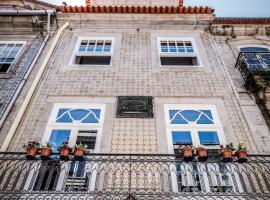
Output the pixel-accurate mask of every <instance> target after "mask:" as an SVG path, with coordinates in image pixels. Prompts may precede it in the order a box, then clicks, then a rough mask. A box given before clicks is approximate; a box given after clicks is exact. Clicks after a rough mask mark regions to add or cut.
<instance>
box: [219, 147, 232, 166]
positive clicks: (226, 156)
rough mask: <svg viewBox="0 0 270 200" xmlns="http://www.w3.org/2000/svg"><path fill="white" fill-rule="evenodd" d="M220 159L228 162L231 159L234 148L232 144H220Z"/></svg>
mask: <svg viewBox="0 0 270 200" xmlns="http://www.w3.org/2000/svg"><path fill="white" fill-rule="evenodd" d="M220 148H221V156H222V161H225V162H228V161H231V160H232V156H233V151H234V150H235V149H234V147H233V144H232V143H230V144H227V145H226V146H225V147H224V146H223V145H220Z"/></svg>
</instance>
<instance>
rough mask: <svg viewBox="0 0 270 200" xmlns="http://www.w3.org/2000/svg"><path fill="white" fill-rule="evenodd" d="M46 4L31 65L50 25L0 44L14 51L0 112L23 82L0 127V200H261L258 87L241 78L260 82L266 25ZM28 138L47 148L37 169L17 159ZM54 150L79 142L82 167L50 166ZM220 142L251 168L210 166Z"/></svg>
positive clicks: (172, 7) (139, 4)
mask: <svg viewBox="0 0 270 200" xmlns="http://www.w3.org/2000/svg"><path fill="white" fill-rule="evenodd" d="M29 2H31V1H29ZM35 3H37V2H35ZM42 5H43V4H42ZM43 6H44V5H43ZM45 6H48V7H47V8H46V9H48V10H49V8H50V10H53V11H52V16H51V17H52V18H51V19H50V18H48V17H47V15H46V13H44V15H45V17H44V19H47V22H48V20H49V19H50V20H51V21H50V22H49V26H50V29H51V32H49V33H48V34H50V37H49V39H48V41H46V44H44V49H43V50H41V53H40V55H38V58H37V59H36V60H35V59H34V58H35V55H36V54H37V53H38V49H39V47H40V46H41V45H42V41H43V40H44V38H45V33H46V30H47V31H48V29H49V28H48V26H47V29H46V30H43V32H44V33H42V34H41V35H40V32H37V33H35V34H34V35H33V36H29V35H27V36H25V34H24V36H21V34H20V31H21V30H20V31H19V30H18V31H17V30H14V27H15V28H16V26H17V25H16V24H15V25H14V24H13V27H12V29H13V30H12V31H13V34H14V36H13V35H12V36H11V35H6V34H5V33H4V32H3V34H1V41H0V45H1V46H0V47H2V49H3V50H2V52H4V51H6V52H7V51H8V50H9V51H10V52H12V51H13V50H10V49H9V45H10V47H11V46H12V48H16V47H17V44H20V45H21V46H18V49H19V47H21V48H20V49H19V50H18V55H17V54H16V55H15V57H14V59H16V62H15V63H13V62H11V65H10V67H13V66H15V65H16V66H18V67H17V68H15V67H14V68H11V69H10V70H9V71H10V72H9V71H8V73H12V69H14V74H11V75H8V73H6V71H5V72H4V73H2V74H1V76H3V77H1V78H2V79H1V82H0V83H1V84H3V85H5V87H7V86H6V85H8V84H9V87H10V88H12V89H10V90H7V89H6V88H5V87H4V86H3V87H2V88H3V89H2V88H1V91H4V92H1V107H0V108H1V109H3V110H4V109H6V108H7V107H8V106H9V105H10V102H11V100H6V98H7V97H8V96H10V99H12V97H13V96H14V94H15V93H16V91H17V90H18V86H17V84H20V83H21V82H22V81H26V84H24V85H23V86H22V90H21V91H20V92H18V93H19V94H18V96H16V99H15V100H14V105H13V107H12V109H11V111H9V112H8V113H7V117H6V118H5V120H4V121H3V126H2V128H1V129H0V136H1V137H0V141H1V145H2V146H1V150H2V151H5V152H6V153H2V155H1V158H0V159H1V161H3V162H2V164H1V165H2V171H0V175H1V179H2V183H0V191H1V192H0V197H1V198H2V199H11V198H15V199H21V198H22V199H28V198H41V199H45V198H55V199H56V198H67V197H69V198H75V199H182V198H187V199H208V198H212V199H218V198H220V199H268V198H269V197H270V196H269V192H270V188H269V185H270V175H269V158H270V157H269V156H268V155H269V152H270V147H269V145H268V144H269V141H270V134H269V127H268V120H269V119H268V118H267V116H268V115H267V113H268V109H267V108H268V107H267V105H268V104H267V100H268V99H267V97H268V96H267V94H268V92H267V91H268V90H267V86H268V85H267V84H268V82H267V80H268V79H267V76H263V78H264V79H263V80H266V82H267V83H266V86H265V87H263V89H261V87H260V88H259V89H258V88H257V85H256V84H255V86H256V87H255V86H254V82H252V83H253V85H252V86H254V87H253V88H256V89H252V90H251V86H250V85H249V84H248V83H250V77H252V78H253V79H252V81H255V83H257V82H256V80H257V79H256V78H254V77H257V76H260V74H259V75H257V74H255V75H254V76H253V73H251V74H252V76H251V75H250V74H248V75H249V76H248V77H249V78H248V79H247V78H245V77H246V76H245V75H246V71H245V69H246V68H247V69H250V68H249V66H253V67H254V66H256V67H257V68H258V66H259V67H260V66H262V68H263V69H264V70H263V71H264V73H263V74H264V75H265V74H267V71H268V67H269V60H270V59H269V54H267V52H268V51H269V49H270V40H269V27H270V25H269V24H270V21H269V20H268V19H221V18H219V19H216V18H215V17H214V15H213V10H212V9H211V8H208V7H206V8H204V7H194V8H193V7H184V6H183V2H182V1H176V0H174V1H169V0H168V1H139V0H137V1H120V0H119V1H92V2H91V6H89V7H77V6H76V7H71V6H62V7H60V8H54V9H52V8H51V7H50V5H45ZM39 9H44V8H43V7H39ZM23 10H25V8H23ZM5 11H6V9H5ZM0 15H1V11H0ZM10 15H11V14H9V16H8V17H9V18H12V19H13V20H12V21H14V18H15V17H14V16H10ZM33 15H34V16H31V17H29V18H31V20H30V21H33V18H34V17H36V16H35V14H33ZM8 17H7V16H3V18H2V19H3V23H6V20H7V18H8ZM38 17H39V18H40V16H38ZM16 18H18V19H24V18H25V16H16ZM35 19H36V18H35ZM56 19H57V20H56ZM29 23H30V22H28V24H29ZM43 23H44V22H43ZM8 24H10V23H8ZM57 27H59V28H57ZM60 27H61V28H60ZM50 29H49V30H50ZM4 31H7V32H8V33H9V32H12V31H11V30H8V28H5V29H4ZM30 32H31V33H32V32H33V30H29V33H30ZM43 35H44V36H43ZM9 41H10V42H9ZM18 41H20V42H21V43H20V42H18ZM14 44H15V45H14ZM26 47H28V48H26ZM241 52H242V54H240V53H241ZM245 52H246V54H245ZM9 55H10V54H9ZM239 55H240V56H239ZM241 55H242V56H244V57H243V58H242V57H241ZM16 56H18V57H16ZM7 58H9V57H7V56H6V57H5V59H6V60H5V62H7ZM11 58H13V57H11ZM241 58H242V60H241ZM248 59H250V60H251V61H250V60H248ZM33 62H34V64H33V70H31V72H29V74H30V76H29V78H28V77H27V79H26V80H25V78H24V74H25V73H27V69H28V68H29V67H30V65H31V64H32V63H33ZM243 62H244V63H245V65H244V64H243ZM9 64H10V63H9ZM27 66H28V67H27ZM5 67H6V68H8V69H9V66H7V65H6V63H4V62H3V63H1V70H2V69H3V71H4V69H6V68H5ZM244 67H246V68H244ZM239 69H240V71H239ZM23 70H25V71H24V72H20V71H23ZM17 75H18V76H20V78H17V77H16V76H17ZM13 80H15V81H16V83H15V82H13ZM247 80H248V81H247ZM264 83H265V81H264ZM247 86H249V87H247ZM11 90H12V91H11ZM261 93H263V96H261ZM259 100H260V101H259ZM2 102H3V103H2ZM4 107H5V108H4ZM2 113H4V111H3V112H1V113H0V114H2ZM2 115H3V114H2ZM32 140H36V141H39V142H41V143H42V144H45V143H46V142H49V143H51V144H52V149H53V153H54V154H53V155H52V156H51V157H50V159H49V160H43V159H42V158H40V157H39V156H38V157H37V158H36V159H35V160H30V161H29V160H26V159H25V158H24V157H25V155H24V154H21V153H20V152H22V151H24V150H23V145H24V144H25V143H27V142H29V141H32ZM63 142H67V143H68V144H69V145H70V146H74V145H75V144H77V143H84V144H87V149H86V152H87V156H86V157H85V159H84V160H83V161H75V160H73V157H71V158H70V160H69V161H61V160H60V159H59V156H58V153H59V152H58V148H57V147H59V146H61V145H62V143H63ZM229 143H233V144H234V145H236V146H237V144H238V143H244V144H245V145H246V146H247V149H248V154H250V156H249V160H248V161H247V162H246V163H238V162H237V160H236V159H235V158H234V160H233V161H231V162H228V163H227V162H222V161H221V158H220V157H219V151H220V145H223V146H226V145H227V144H229ZM181 145H193V146H195V147H199V146H200V145H204V146H205V147H206V148H207V149H208V152H209V156H208V160H207V161H205V162H199V160H198V159H197V157H195V158H194V159H193V160H192V161H191V162H185V161H184V160H183V158H182V157H181V156H180V157H179V156H178V155H177V153H178V148H179V146H181ZM15 152H16V153H15ZM175 153H176V154H175ZM22 160H23V161H22Z"/></svg>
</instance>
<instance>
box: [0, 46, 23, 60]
mask: <svg viewBox="0 0 270 200" xmlns="http://www.w3.org/2000/svg"><path fill="white" fill-rule="evenodd" d="M22 46H23V45H22V44H8V43H6V44H0V63H8V64H12V63H13V61H14V60H15V58H16V56H17V55H18V53H19V51H20V50H21V48H22Z"/></svg>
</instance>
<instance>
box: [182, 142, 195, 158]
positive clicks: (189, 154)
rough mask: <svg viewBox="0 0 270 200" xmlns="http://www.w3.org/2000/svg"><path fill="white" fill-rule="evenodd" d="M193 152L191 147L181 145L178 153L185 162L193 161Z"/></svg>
mask: <svg viewBox="0 0 270 200" xmlns="http://www.w3.org/2000/svg"><path fill="white" fill-rule="evenodd" d="M193 151H194V149H193V146H192V145H181V146H180V147H179V153H180V155H182V156H183V158H184V160H185V161H191V160H192V159H193Z"/></svg>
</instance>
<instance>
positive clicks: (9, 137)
mask: <svg viewBox="0 0 270 200" xmlns="http://www.w3.org/2000/svg"><path fill="white" fill-rule="evenodd" d="M68 25H69V22H66V23H65V24H64V25H63V26H62V27H61V28H60V29H59V31H58V32H57V34H56V36H55V38H54V40H53V42H52V44H51V46H50V49H49V50H48V53H47V55H46V57H45V58H44V60H43V62H42V64H41V66H40V68H39V71H38V73H37V74H36V76H35V79H34V81H33V83H32V85H31V87H30V88H29V90H28V92H27V95H26V97H25V99H24V101H23V103H22V105H21V107H20V110H19V112H18V113H17V115H16V117H15V120H14V122H13V123H12V125H11V127H10V129H9V131H8V134H7V136H6V138H5V141H4V142H3V145H2V147H1V149H0V151H2V152H3V151H6V150H7V149H8V147H9V144H10V142H11V140H12V138H13V137H14V135H15V132H16V130H17V128H18V126H19V124H20V122H21V120H22V117H23V115H24V113H25V111H26V109H27V107H28V105H29V102H30V100H31V98H32V96H33V94H34V92H35V90H36V88H37V86H38V84H39V81H40V79H41V77H42V75H43V72H44V71H45V69H46V66H47V64H48V62H49V60H50V58H51V56H52V53H53V51H54V49H55V47H56V44H57V43H58V40H59V38H60V36H61V34H62V32H63V31H64V30H65V29H66V28H67V27H68Z"/></svg>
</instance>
